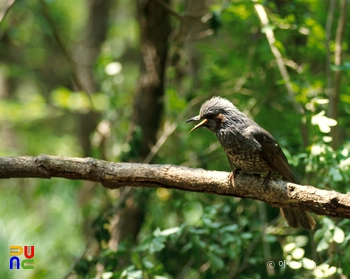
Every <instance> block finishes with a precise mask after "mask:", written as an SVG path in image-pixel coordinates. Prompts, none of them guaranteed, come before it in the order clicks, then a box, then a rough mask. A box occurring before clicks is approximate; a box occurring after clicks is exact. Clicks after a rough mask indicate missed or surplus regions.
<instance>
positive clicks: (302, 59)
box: [0, 0, 350, 279]
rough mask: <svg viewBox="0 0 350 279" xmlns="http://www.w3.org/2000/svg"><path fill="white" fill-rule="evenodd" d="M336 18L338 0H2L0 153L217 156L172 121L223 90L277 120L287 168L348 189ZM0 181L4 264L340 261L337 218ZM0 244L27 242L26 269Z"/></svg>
mask: <svg viewBox="0 0 350 279" xmlns="http://www.w3.org/2000/svg"><path fill="white" fill-rule="evenodd" d="M266 18H267V19H268V21H269V22H268V24H266V22H265V20H266ZM349 18H350V17H349V12H348V8H347V1H345V0H341V1H335V0H330V1H316V0H308V1H297V0H295V1H285V0H274V1H244V0H243V1H234V0H232V1H216V0H213V1H204V0H200V1H198V0H197V1H195V0H190V1H179V0H174V1H172V2H171V3H170V2H168V1H165V0H144V1H126V0H115V1H112V0H86V1H83V0H76V1H68V0H59V1H58V0H39V1H38V0H14V1H13V0H1V1H0V135H1V144H0V154H1V156H23V155H30V156H36V155H39V154H49V155H61V156H70V157H86V156H90V157H94V158H97V159H104V160H108V161H115V162H145V163H158V164H176V165H182V166H188V167H200V168H205V169H210V170H223V171H229V170H230V168H229V164H228V163H227V159H226V155H225V153H224V152H223V150H222V149H221V147H220V146H219V144H218V142H217V140H216V138H215V136H214V135H212V134H211V133H209V132H208V131H206V130H204V129H203V130H198V131H196V132H195V133H192V134H189V130H190V128H191V127H192V125H188V124H186V123H185V121H186V119H188V118H189V117H192V116H194V115H197V114H198V110H199V108H200V105H201V104H202V103H203V102H204V101H205V100H206V99H208V98H210V97H211V96H214V95H220V96H223V97H226V98H228V99H229V100H231V101H232V102H233V103H234V104H235V105H236V106H237V107H238V108H239V109H240V110H242V111H243V112H244V113H246V114H247V115H249V117H252V118H254V119H255V121H256V122H258V123H259V124H260V125H261V126H262V127H264V128H265V129H267V130H268V131H270V132H271V134H273V135H274V137H275V138H276V139H277V141H278V142H279V143H280V145H281V146H282V147H283V149H284V151H285V153H286V156H287V157H288V160H289V162H290V163H291V165H292V166H293V171H294V173H295V176H296V177H297V180H298V181H299V182H300V183H302V184H309V185H314V186H315V187H318V188H323V189H328V190H335V191H339V192H342V193H347V192H348V191H349V165H350V160H349V158H348V157H349V148H350V147H349V146H350V145H349V137H350V126H349V125H348V121H349V120H348V119H349V112H350V87H349V70H350V60H349V58H350V57H349V43H350V36H349V35H350V34H349V30H350V28H349V27H350V26H349ZM339 51H340V53H339ZM0 187H1V194H0V276H1V278H10V279H11V278H36V279H37V278H38V279H41V278H104V279H107V278H157V279H161V278H348V277H347V276H348V275H349V274H350V266H349V264H348V263H349V262H350V250H349V249H348V242H349V239H350V231H349V220H345V219H340V218H329V217H324V216H315V218H316V219H317V228H316V230H315V231H313V232H307V231H304V230H301V229H297V230H295V229H291V228H288V227H287V225H286V222H285V221H284V220H283V219H282V218H281V217H280V215H279V210H278V209H276V208H272V207H270V206H269V205H266V204H263V203H260V202H257V201H253V200H248V199H238V198H232V197H222V196H215V195H207V194H201V193H190V192H180V191H175V190H168V189H162V188H158V189H156V188H154V189H151V188H150V189H130V188H128V187H126V188H123V189H118V190H113V191H111V190H107V189H105V188H103V187H101V185H99V184H95V183H92V182H86V181H70V180H63V179H51V180H44V179H7V180H1V181H0ZM10 245H21V246H24V245H34V246H35V257H34V259H35V268H34V270H22V269H21V270H9V258H10V257H9V246H10ZM269 261H274V263H275V267H274V268H269V267H268V266H267V263H268V262H269ZM282 263H283V264H282ZM284 263H286V265H285V264H284Z"/></svg>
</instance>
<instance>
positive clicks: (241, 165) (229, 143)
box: [187, 97, 315, 229]
mask: <svg viewBox="0 0 350 279" xmlns="http://www.w3.org/2000/svg"><path fill="white" fill-rule="evenodd" d="M189 121H201V122H200V123H199V124H198V125H196V126H195V127H194V128H193V129H192V130H191V131H193V130H195V129H197V128H199V127H204V128H207V129H209V130H210V131H212V132H213V133H215V134H216V137H217V138H218V140H219V142H220V144H221V145H222V147H223V148H224V150H225V152H226V154H227V158H228V160H229V163H230V165H231V168H232V170H233V171H236V170H241V171H243V172H247V173H261V174H268V175H269V176H270V175H272V176H273V177H276V176H279V177H281V178H283V179H284V180H286V181H290V182H295V180H294V175H293V172H292V170H291V168H290V166H289V164H288V160H287V158H286V156H285V155H284V153H283V151H282V149H281V147H280V146H279V145H278V143H277V142H276V140H275V139H274V138H273V136H272V135H271V134H270V133H269V132H267V131H266V130H264V129H263V128H261V127H260V126H259V125H258V124H257V123H255V122H254V121H253V120H251V119H249V118H248V117H247V116H245V115H244V114H243V113H242V112H241V111H239V110H238V109H237V108H236V107H235V106H234V105H233V104H232V103H231V102H230V101H228V100H227V99H224V98H221V97H213V98H211V99H210V100H208V101H206V102H205V103H204V104H203V105H202V107H201V109H200V113H199V115H198V116H195V117H193V118H191V119H189V120H188V121H187V122H189ZM282 213H283V215H284V217H285V218H286V219H287V222H288V224H289V225H290V226H291V227H298V226H299V225H301V226H302V227H304V228H305V229H313V228H314V227H315V221H314V220H313V219H312V217H311V216H310V215H309V214H308V213H307V212H304V211H300V210H291V209H282Z"/></svg>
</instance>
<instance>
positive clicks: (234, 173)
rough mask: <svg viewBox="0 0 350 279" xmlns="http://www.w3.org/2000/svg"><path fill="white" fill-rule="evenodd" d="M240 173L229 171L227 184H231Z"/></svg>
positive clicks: (236, 170)
mask: <svg viewBox="0 0 350 279" xmlns="http://www.w3.org/2000/svg"><path fill="white" fill-rule="evenodd" d="M239 171H240V169H235V170H234V171H231V172H230V173H229V175H228V177H227V179H228V182H230V183H231V184H232V182H233V180H235V178H236V175H237V173H238V172H239Z"/></svg>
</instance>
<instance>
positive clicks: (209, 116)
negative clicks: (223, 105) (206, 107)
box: [205, 113, 215, 119]
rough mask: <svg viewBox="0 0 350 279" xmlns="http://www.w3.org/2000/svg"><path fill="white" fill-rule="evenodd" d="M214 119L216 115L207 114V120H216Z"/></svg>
mask: <svg viewBox="0 0 350 279" xmlns="http://www.w3.org/2000/svg"><path fill="white" fill-rule="evenodd" d="M214 117H215V114H213V113H210V114H207V115H206V116H205V118H206V119H214Z"/></svg>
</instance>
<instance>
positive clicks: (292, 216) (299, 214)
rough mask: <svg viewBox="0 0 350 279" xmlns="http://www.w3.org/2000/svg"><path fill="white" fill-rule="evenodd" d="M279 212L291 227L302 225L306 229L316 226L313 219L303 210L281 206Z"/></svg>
mask: <svg viewBox="0 0 350 279" xmlns="http://www.w3.org/2000/svg"><path fill="white" fill-rule="evenodd" d="M281 212H282V215H283V217H284V218H285V219H286V220H287V222H288V225H289V226H290V227H292V228H297V227H299V226H302V227H303V228H304V229H306V230H313V229H314V228H315V226H316V222H315V220H314V219H313V218H312V217H311V216H310V214H309V213H307V212H305V211H301V210H298V209H289V208H281Z"/></svg>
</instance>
